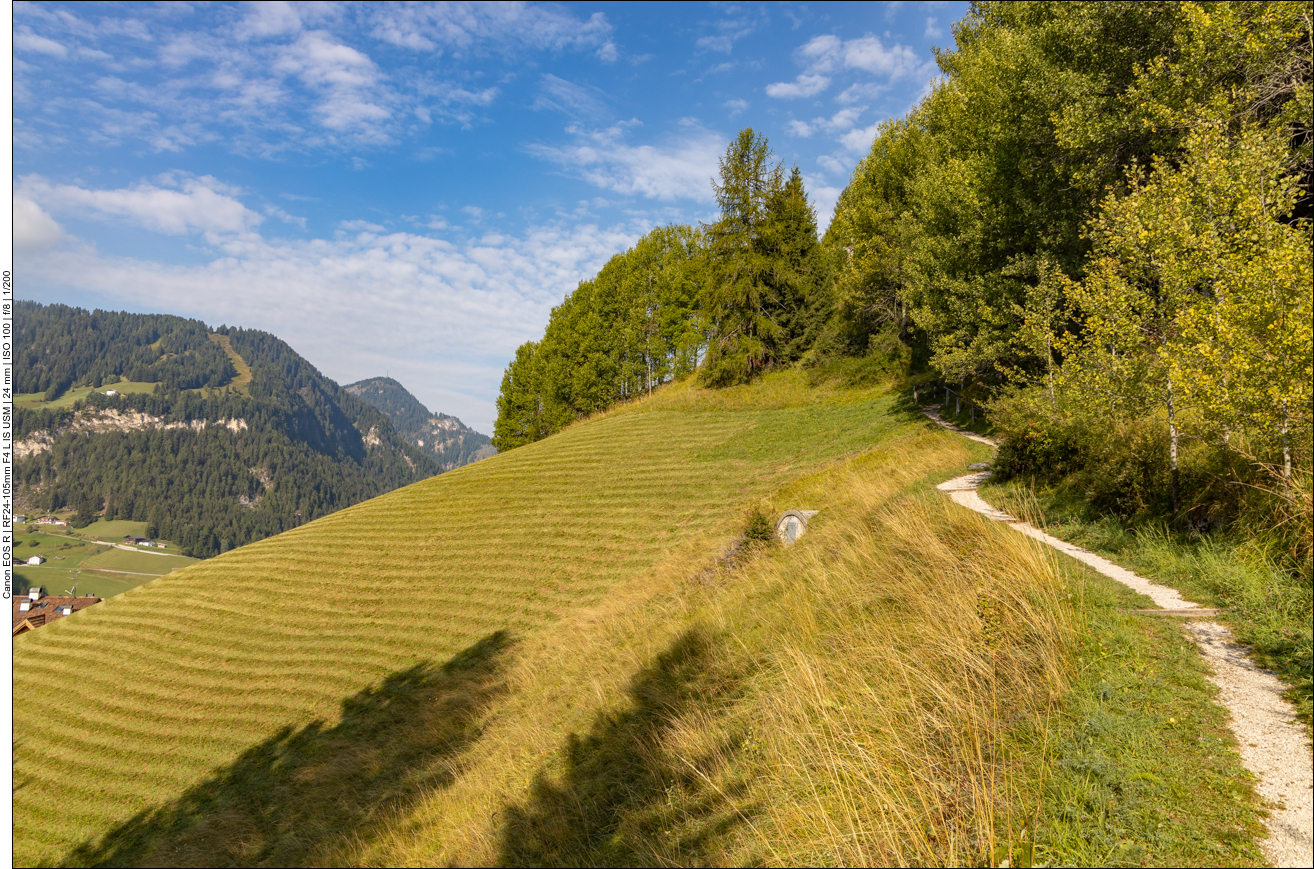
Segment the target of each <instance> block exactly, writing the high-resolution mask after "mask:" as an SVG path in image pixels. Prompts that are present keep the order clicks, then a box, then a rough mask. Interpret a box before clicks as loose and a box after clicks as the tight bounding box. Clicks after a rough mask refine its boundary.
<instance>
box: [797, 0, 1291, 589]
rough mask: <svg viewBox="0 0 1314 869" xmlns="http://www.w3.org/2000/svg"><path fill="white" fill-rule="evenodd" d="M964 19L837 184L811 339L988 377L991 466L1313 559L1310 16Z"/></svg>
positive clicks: (1092, 13) (997, 10)
mask: <svg viewBox="0 0 1314 869" xmlns="http://www.w3.org/2000/svg"><path fill="white" fill-rule="evenodd" d="M955 35H956V42H957V44H956V46H955V48H954V49H953V50H950V51H943V52H941V53H940V54H939V55H938V61H939V63H940V66H941V69H942V70H943V71H944V74H945V75H944V78H943V79H942V80H941V81H940V82H939V83H938V84H937V85H936V87H935V88H934V90H933V91H932V92H931V94H930V95H929V96H928V97H927V98H926V99H925V100H923V101H922V102H921V104H919V105H918V106H917V107H916V108H915V109H914V110H913V111H911V112H910V113H909V114H908V116H907V117H905V118H903V119H899V120H896V121H890V122H887V123H886V124H884V125H882V126H881V128H880V130H879V133H878V136H877V139H876V141H875V143H874V144H873V146H872V150H871V152H870V153H869V154H868V155H867V157H866V158H865V159H864V160H863V161H862V162H861V163H860V164H859V166H858V167H857V169H856V170H855V171H854V174H853V178H852V180H851V182H850V184H849V186H848V187H847V188H846V189H845V191H844V192H843V193H842V195H841V196H840V199H839V203H838V205H837V208H836V213H835V218H834V220H833V222H832V223H831V226H830V229H829V230H828V231H827V234H826V238H825V239H824V241H823V245H824V247H825V249H826V251H827V257H828V259H829V261H830V262H832V263H833V264H834V267H835V269H836V272H835V275H836V277H835V291H834V292H835V299H836V304H837V315H836V317H835V318H834V320H833V321H832V323H831V324H830V325H829V326H828V327H827V330H826V332H825V334H826V335H827V336H829V337H830V338H831V339H832V344H833V346H836V347H842V348H843V352H846V353H848V354H851V355H854V356H857V355H861V354H863V353H865V352H866V351H867V348H868V345H869V341H870V337H869V336H871V335H872V334H873V333H878V332H880V331H881V330H890V331H891V332H892V333H893V334H895V335H897V336H898V338H899V340H900V341H901V342H902V343H904V344H905V345H909V346H916V344H917V342H918V340H919V338H920V337H921V336H924V338H925V341H926V343H927V346H928V348H929V351H930V359H929V361H930V364H931V365H932V366H934V367H935V368H936V369H938V371H939V373H940V375H941V376H942V377H943V378H944V379H945V380H946V381H948V382H955V381H957V382H960V383H963V382H970V383H973V384H975V386H976V388H977V389H980V390H994V391H995V394H996V400H995V402H994V403H993V408H992V414H993V415H992V421H993V423H994V425H995V427H996V430H997V431H998V432H1000V433H1001V434H1002V435H1003V436H1004V440H1005V446H1004V449H1003V451H1002V453H1001V456H1000V468H1001V470H1002V471H1004V472H1005V473H1015V474H1028V475H1035V476H1037V477H1039V478H1041V479H1051V480H1052V479H1057V478H1059V477H1061V476H1064V475H1069V474H1075V475H1077V478H1076V479H1074V485H1075V486H1077V487H1078V488H1081V489H1082V490H1083V491H1086V492H1087V493H1088V495H1089V496H1090V497H1091V498H1093V499H1094V502H1095V503H1097V504H1099V505H1102V506H1103V507H1104V508H1105V509H1109V510H1112V511H1114V512H1116V513H1117V514H1119V515H1124V516H1125V515H1134V514H1136V513H1137V512H1138V511H1139V512H1143V513H1145V514H1146V515H1148V516H1156V517H1157V516H1161V515H1163V513H1164V512H1165V505H1167V507H1166V510H1167V512H1171V513H1180V514H1182V516H1183V517H1184V521H1188V522H1190V523H1191V524H1194V525H1196V526H1201V525H1208V526H1210V527H1216V525H1217V523H1218V522H1224V523H1230V522H1239V521H1241V517H1243V516H1249V517H1251V518H1250V519H1248V520H1247V521H1249V522H1251V523H1252V524H1253V526H1254V527H1252V528H1251V529H1250V530H1251V532H1253V533H1267V532H1266V531H1265V529H1266V528H1268V527H1270V526H1272V527H1281V528H1284V529H1291V530H1290V532H1287V531H1284V532H1282V533H1283V534H1284V535H1288V536H1287V537H1286V539H1287V541H1288V542H1287V543H1286V544H1283V548H1284V551H1286V552H1287V553H1288V554H1289V556H1290V557H1291V558H1292V559H1293V561H1292V564H1294V566H1296V567H1297V568H1298V569H1299V570H1301V571H1303V572H1305V573H1306V574H1308V573H1309V570H1310V568H1309V551H1310V546H1309V545H1307V544H1302V543H1300V541H1301V540H1308V539H1309V538H1310V537H1311V536H1314V506H1312V503H1314V502H1312V501H1311V495H1310V493H1311V470H1310V469H1311V452H1314V449H1312V447H1311V423H1312V419H1311V417H1314V412H1312V410H1311V408H1312V403H1314V400H1312V396H1311V386H1310V384H1311V381H1314V363H1312V356H1314V353H1312V351H1311V347H1312V346H1314V330H1312V329H1311V320H1312V317H1311V310H1310V308H1311V305H1310V299H1311V297H1312V296H1314V279H1312V277H1311V266H1310V255H1309V252H1310V249H1311V246H1312V245H1314V235H1312V234H1311V228H1310V221H1309V217H1310V202H1311V198H1310V178H1311V169H1312V168H1314V167H1312V164H1311V148H1312V147H1314V145H1312V144H1311V143H1312V141H1314V137H1311V130H1310V124H1311V121H1310V118H1311V114H1312V111H1311V18H1310V15H1309V11H1308V8H1307V7H1306V6H1303V5H1301V4H1292V3H1273V2H1222V3H1210V4H1196V3H1190V2H1180V3H1166V4H1138V3H1054V2H1038V3H1025V4H1021V3H994V2H986V3H977V4H973V6H972V9H971V11H970V12H969V13H968V15H967V16H966V17H965V18H964V19H963V20H962V21H960V22H959V23H958V24H957V25H956V26H955ZM1239 490H1245V493H1244V494H1238V491H1239ZM1260 505H1265V506H1263V507H1262V508H1261V506H1260ZM1263 510H1267V511H1268V513H1267V518H1261V517H1263V516H1264V513H1263Z"/></svg>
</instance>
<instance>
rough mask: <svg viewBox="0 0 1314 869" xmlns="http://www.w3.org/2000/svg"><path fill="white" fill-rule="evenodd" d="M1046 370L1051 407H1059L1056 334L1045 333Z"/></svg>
mask: <svg viewBox="0 0 1314 869" xmlns="http://www.w3.org/2000/svg"><path fill="white" fill-rule="evenodd" d="M1045 371H1046V372H1047V373H1048V374H1049V406H1050V409H1051V410H1052V409H1054V408H1057V407H1058V402H1057V401H1056V400H1055V399H1054V336H1053V334H1051V333H1049V332H1046V333H1045Z"/></svg>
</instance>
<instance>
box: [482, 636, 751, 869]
mask: <svg viewBox="0 0 1314 869" xmlns="http://www.w3.org/2000/svg"><path fill="white" fill-rule="evenodd" d="M711 650H712V645H711V642H710V640H709V639H708V638H707V637H706V636H705V635H704V634H703V633H701V632H699V631H689V632H686V633H685V634H684V635H683V636H681V637H680V638H679V639H678V640H677V641H676V642H675V643H673V644H672V646H671V647H670V648H669V649H668V650H667V651H666V652H665V653H663V654H662V655H661V656H660V657H659V658H658V659H657V661H656V662H655V663H654V664H653V665H652V666H651V667H648V668H645V669H644V670H641V671H640V672H639V673H638V674H637V675H636V676H635V677H634V679H633V681H632V682H631V684H630V688H629V695H630V698H631V700H632V701H633V702H632V706H631V707H630V708H629V709H628V710H626V711H623V712H602V713H599V715H598V716H597V718H596V719H595V720H594V723H593V727H592V729H591V731H590V732H589V734H588V735H587V736H584V737H579V736H576V735H574V734H572V735H571V736H570V739H569V741H568V742H567V744H566V746H565V748H564V750H563V752H562V753H563V755H564V766H565V770H564V772H563V773H562V774H561V775H560V776H559V777H556V776H549V775H548V773H547V772H546V771H540V772H539V774H538V775H537V776H536V777H535V779H534V782H533V784H532V785H531V787H530V794H529V797H528V798H527V799H526V801H525V802H524V803H523V804H521V805H512V806H509V807H508V808H507V809H506V810H505V811H504V813H503V822H502V847H501V854H500V856H499V859H498V862H499V864H500V865H503V866H654V865H669V864H672V863H678V864H681V865H701V864H707V863H718V864H719V863H721V862H723V860H724V859H725V857H724V846H725V844H726V837H727V834H729V833H730V832H731V831H732V830H734V829H735V828H736V827H737V826H739V825H740V824H742V823H745V822H747V820H748V816H749V814H751V813H752V811H753V809H752V807H751V806H746V805H738V803H742V802H743V799H742V798H743V797H744V795H745V792H746V791H747V786H746V784H744V783H743V782H736V783H723V784H721V785H717V784H714V782H716V781H718V779H724V778H725V777H724V776H721V775H719V773H720V771H722V770H723V769H724V767H725V766H726V765H727V764H728V763H729V761H730V760H732V759H733V756H734V754H735V752H736V747H735V746H734V744H732V743H729V742H725V741H722V742H721V743H719V744H718V745H716V746H715V747H713V748H711V749H709V750H707V751H706V752H704V753H702V754H701V755H699V756H696V757H686V756H677V755H675V754H673V753H672V752H671V751H669V750H668V747H667V743H668V741H669V737H670V736H671V735H672V732H673V731H674V729H675V728H676V727H677V726H679V724H680V722H681V720H682V719H684V718H685V717H686V716H688V715H690V714H691V713H694V712H698V711H702V712H710V713H712V714H713V715H714V714H715V712H716V710H717V708H723V707H724V706H725V705H727V703H728V701H729V699H730V697H731V696H732V695H733V694H734V693H735V692H736V691H737V690H738V685H739V683H740V681H741V680H740V679H738V678H735V677H733V676H727V675H726V674H725V673H724V672H719V673H718V669H719V668H718V667H717V666H716V662H714V661H713V660H712V659H711V657H710V655H709V653H710V652H711Z"/></svg>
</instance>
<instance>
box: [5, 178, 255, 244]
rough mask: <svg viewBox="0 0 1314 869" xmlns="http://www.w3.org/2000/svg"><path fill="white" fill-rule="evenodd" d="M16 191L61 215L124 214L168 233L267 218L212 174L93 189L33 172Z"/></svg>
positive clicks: (222, 230) (246, 226)
mask: <svg viewBox="0 0 1314 869" xmlns="http://www.w3.org/2000/svg"><path fill="white" fill-rule="evenodd" d="M17 193H18V194H19V195H21V196H23V197H25V198H27V199H29V200H31V201H33V202H36V203H38V204H39V205H41V206H43V207H44V208H48V209H50V210H51V211H52V212H54V213H56V214H58V213H60V212H72V213H75V214H78V215H80V216H89V217H93V218H98V219H107V218H123V219H126V220H128V221H129V222H131V223H134V224H136V225H137V226H140V227H142V228H144V229H148V230H151V231H153V232H160V233H164V234H166V235H187V234H189V233H205V234H207V235H208V236H210V237H211V238H216V237H219V236H223V235H229V234H241V233H246V232H248V231H250V230H253V229H255V227H257V226H259V225H260V223H261V222H263V221H264V217H263V216H262V215H260V214H258V213H256V212H254V211H252V210H251V209H249V208H247V207H246V206H245V205H243V204H242V203H241V202H240V201H239V200H238V199H237V198H236V194H237V193H238V191H237V190H236V189H235V188H232V187H230V186H228V185H226V184H223V183H221V182H219V181H218V180H216V179H215V178H212V177H210V176H209V175H206V176H202V177H199V178H197V177H192V176H179V175H172V174H166V175H162V176H160V177H158V178H156V179H155V182H154V183H152V182H147V181H143V182H141V183H139V184H136V185H134V186H132V187H124V188H119V189H112V190H92V189H89V188H86V187H79V186H77V185H73V184H51V183H50V182H49V181H47V180H46V179H45V178H42V177H40V176H35V175H29V176H27V177H24V178H21V179H19V183H18V186H17Z"/></svg>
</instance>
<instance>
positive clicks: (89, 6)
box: [14, 2, 967, 432]
mask: <svg viewBox="0 0 1314 869" xmlns="http://www.w3.org/2000/svg"><path fill="white" fill-rule="evenodd" d="M966 9H967V4H966V3H837V4H829V3H819V4H813V3H809V4H790V3H780V4H765V5H761V4H715V3H714V4H701V3H679V4H673V3H667V4H661V5H645V4H637V3H627V4H619V5H612V4H600V3H578V4H565V5H556V4H541V5H540V4H494V5H483V4H471V3H450V4H417V5H409V4H386V3H373V4H368V5H356V4H350V3H306V4H300V3H273V2H269V3H258V4H254V3H253V4H245V3H239V4H188V3H181V2H171V3H161V4H154V3H72V4H65V3H16V4H15V5H14V185H15V200H14V222H15V229H14V244H15V251H14V257H15V266H16V270H15V274H16V294H17V295H18V296H19V297H20V298H27V299H35V300H37V301H41V302H64V303H66V304H74V305H81V306H83V307H100V308H108V309H116V310H129V311H155V312H165V313H174V314H181V315H184V316H190V317H199V318H201V319H203V320H205V321H206V322H208V323H210V324H211V325H219V324H220V323H227V324H229V325H241V326H245V327H249V328H258V329H265V330H268V331H270V332H273V333H274V334H276V335H278V336H279V337H281V338H283V339H284V340H286V341H288V342H289V343H290V344H291V345H292V346H293V347H294V348H296V350H297V351H298V352H300V353H301V354H302V355H304V356H305V357H306V358H307V359H309V360H310V361H311V362H312V363H313V364H314V365H316V366H317V367H318V368H319V369H320V370H321V371H322V372H323V373H324V374H326V375H328V376H329V377H332V378H333V379H335V380H337V381H339V382H340V383H349V382H352V381H354V380H358V379H361V378H364V377H372V376H377V375H381V374H384V373H388V374H391V375H392V376H393V377H395V378H397V379H398V380H400V381H401V382H402V383H403V384H405V385H406V387H407V388H408V389H410V390H411V392H413V393H414V394H415V395H416V396H417V397H418V398H419V399H420V400H421V401H422V402H424V403H425V404H426V405H428V406H429V408H430V409H431V410H435V411H442V412H444V413H449V414H454V415H456V416H459V417H461V418H462V420H464V421H465V422H466V423H467V424H470V425H472V426H474V427H475V428H477V429H479V430H481V431H484V432H489V431H491V428H492V421H493V418H494V416H495V415H496V408H495V406H494V401H495V400H496V397H497V390H498V386H499V384H500V382H501V376H502V371H503V368H504V366H505V365H506V363H507V361H508V360H509V359H510V358H511V356H512V354H513V353H514V350H515V348H516V346H518V345H519V344H520V343H522V342H524V341H526V340H532V339H535V338H537V337H538V336H539V335H541V333H542V330H543V327H544V325H545V324H546V322H547V318H548V315H549V313H550V311H551V309H552V306H553V305H555V304H557V303H559V302H560V301H561V299H562V298H563V297H564V296H565V295H566V294H567V293H569V292H570V291H571V290H572V289H573V288H574V287H575V286H576V284H577V283H578V282H579V281H580V280H582V279H586V278H588V277H591V276H592V275H593V274H594V273H595V272H596V271H597V270H598V268H599V267H600V266H601V265H602V264H603V263H604V262H605V261H606V260H607V258H608V257H610V256H611V255H613V254H615V253H617V252H618V251H620V250H623V249H624V248H625V247H627V246H628V245H630V244H632V243H633V242H634V240H635V239H637V238H638V237H639V236H640V235H642V234H643V233H645V232H646V231H648V230H649V229H651V228H652V227H654V226H657V225H659V224H663V223H668V222H672V221H674V222H696V221H699V220H703V221H706V220H710V219H711V218H712V217H713V215H714V210H715V203H714V201H713V198H712V191H711V184H710V179H711V177H712V176H713V175H714V174H715V172H716V164H717V158H718V157H719V156H720V155H721V154H722V153H723V152H724V149H725V146H726V144H727V142H728V141H729V139H730V138H731V137H732V136H733V135H734V134H735V133H736V132H738V130H740V129H742V128H743V127H747V126H751V127H753V128H755V129H757V130H759V131H761V132H763V133H765V134H766V135H767V136H768V137H769V138H770V141H771V144H772V146H773V148H774V149H775V151H776V154H777V155H778V156H779V157H780V158H782V159H784V160H785V161H786V163H787V164H789V163H796V164H797V165H798V166H799V167H800V168H801V169H802V171H803V177H804V180H805V182H806V185H807V189H808V192H809V195H810V196H811V198H812V201H813V204H814V205H815V206H816V208H817V211H818V216H819V218H820V221H821V223H822V225H823V227H824V226H825V225H826V224H827V223H828V222H829V218H830V214H831V211H832V210H833V206H834V202H835V199H836V197H837V196H838V195H839V192H840V190H842V189H843V187H844V185H845V184H846V183H847V181H848V176H849V173H850V171H852V168H853V166H854V165H855V164H856V163H857V161H858V160H859V159H860V158H861V157H862V156H863V154H865V153H866V151H867V149H868V148H869V147H870V144H871V141H872V137H873V135H874V130H875V125H876V124H878V123H879V122H880V121H882V120H884V119H886V118H889V117H895V116H899V115H902V114H904V113H905V112H907V111H908V109H909V108H910V107H911V106H912V105H914V104H915V103H916V102H917V100H918V99H919V98H920V97H921V96H922V95H923V94H924V93H925V92H926V90H927V88H928V86H929V83H930V81H931V79H932V77H933V76H934V75H935V73H936V67H935V64H934V58H933V55H932V52H931V48H932V46H935V45H939V46H952V44H953V35H952V32H951V25H952V23H953V22H954V21H956V20H957V19H958V18H960V17H961V16H962V15H963V14H964V13H965V12H966Z"/></svg>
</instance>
